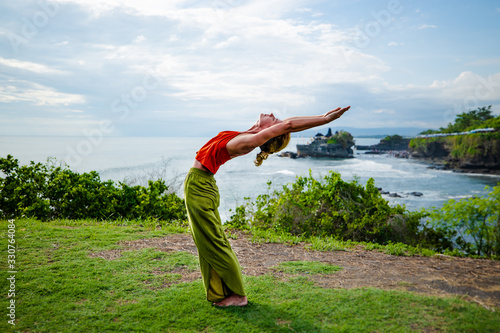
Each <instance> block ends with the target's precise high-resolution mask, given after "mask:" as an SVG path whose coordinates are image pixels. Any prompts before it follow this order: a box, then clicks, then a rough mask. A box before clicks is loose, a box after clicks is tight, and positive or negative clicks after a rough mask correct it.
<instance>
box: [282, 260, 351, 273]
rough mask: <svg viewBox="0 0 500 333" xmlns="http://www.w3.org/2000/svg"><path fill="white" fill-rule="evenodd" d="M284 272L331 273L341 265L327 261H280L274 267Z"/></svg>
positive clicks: (339, 268)
mask: <svg viewBox="0 0 500 333" xmlns="http://www.w3.org/2000/svg"><path fill="white" fill-rule="evenodd" d="M275 269H276V270H279V271H281V272H284V273H289V274H297V273H299V274H300V273H303V274H312V275H314V274H331V273H334V272H336V271H339V270H341V269H342V267H338V266H334V265H331V264H328V263H322V262H318V261H287V262H282V263H280V264H279V265H277V266H276V267H275Z"/></svg>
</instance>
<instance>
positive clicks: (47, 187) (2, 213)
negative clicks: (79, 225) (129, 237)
mask: <svg viewBox="0 0 500 333" xmlns="http://www.w3.org/2000/svg"><path fill="white" fill-rule="evenodd" d="M49 162H50V161H49ZM0 171H1V172H2V174H3V176H2V177H0V217H1V218H15V217H21V216H24V217H34V218H37V219H40V220H51V219H56V218H67V219H82V218H97V219H148V218H155V219H159V220H165V221H174V220H186V219H187V216H186V210H185V206H184V201H183V200H182V199H180V198H179V197H178V196H177V195H175V194H168V193H167V191H168V186H167V185H166V184H165V182H164V181H163V180H161V179H159V180H155V181H151V180H150V181H149V182H148V186H147V187H143V186H133V187H130V186H128V185H126V184H124V183H121V182H120V183H119V184H118V186H116V185H115V183H114V182H113V181H111V180H107V181H102V180H101V179H100V176H99V174H98V173H97V172H95V171H91V172H88V173H83V174H78V173H76V172H73V171H71V170H70V169H68V168H66V167H61V166H58V167H56V166H55V165H54V164H53V163H47V164H41V163H34V162H31V163H30V164H29V165H23V166H20V165H19V161H18V160H17V159H14V158H13V157H12V156H11V155H8V156H7V158H0Z"/></svg>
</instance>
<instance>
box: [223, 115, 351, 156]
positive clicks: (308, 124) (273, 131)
mask: <svg viewBox="0 0 500 333" xmlns="http://www.w3.org/2000/svg"><path fill="white" fill-rule="evenodd" d="M349 108H350V106H348V107H345V108H336V109H334V110H331V111H328V112H326V113H325V114H323V115H320V116H302V117H290V118H286V119H284V120H283V121H282V122H280V123H278V124H276V125H273V126H271V127H268V128H265V129H263V130H261V131H259V132H258V133H255V134H252V135H245V136H241V137H239V136H238V137H236V138H234V139H233V140H231V141H230V142H229V143H228V146H227V148H228V150H229V151H230V153H231V155H240V154H246V153H248V152H250V151H252V150H253V149H255V148H257V147H260V146H262V145H263V144H264V143H266V142H267V141H268V140H270V139H272V138H274V137H277V136H280V135H282V134H285V133H289V132H300V131H304V130H307V129H310V128H313V127H317V126H321V125H325V124H328V123H330V122H332V121H334V120H335V119H337V118H339V117H340V116H342V115H343V114H344V112H346V111H347V110H349Z"/></svg>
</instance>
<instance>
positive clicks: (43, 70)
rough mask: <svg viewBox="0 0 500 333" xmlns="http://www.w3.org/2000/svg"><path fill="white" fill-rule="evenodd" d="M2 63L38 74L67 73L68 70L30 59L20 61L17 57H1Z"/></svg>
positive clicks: (0, 62) (0, 61)
mask: <svg viewBox="0 0 500 333" xmlns="http://www.w3.org/2000/svg"><path fill="white" fill-rule="evenodd" d="M0 65H3V66H7V67H11V68H16V69H22V70H26V71H30V72H33V73H37V74H56V75H57V74H67V73H68V72H65V71H61V70H58V69H54V68H50V67H48V66H46V65H43V64H37V63H34V62H29V61H20V60H16V59H5V58H2V57H0Z"/></svg>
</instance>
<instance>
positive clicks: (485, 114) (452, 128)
mask: <svg viewBox="0 0 500 333" xmlns="http://www.w3.org/2000/svg"><path fill="white" fill-rule="evenodd" d="M478 128H496V129H499V128H500V116H498V117H494V116H493V115H492V111H491V105H490V106H488V107H485V106H483V107H478V108H477V109H476V110H470V111H468V112H463V113H461V114H458V115H457V116H456V118H455V121H454V122H453V123H449V124H448V126H447V127H446V128H444V127H441V128H440V129H438V130H430V129H429V130H427V131H424V132H421V133H420V134H435V133H459V132H466V131H471V130H474V129H478Z"/></svg>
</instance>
